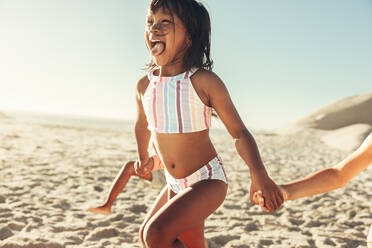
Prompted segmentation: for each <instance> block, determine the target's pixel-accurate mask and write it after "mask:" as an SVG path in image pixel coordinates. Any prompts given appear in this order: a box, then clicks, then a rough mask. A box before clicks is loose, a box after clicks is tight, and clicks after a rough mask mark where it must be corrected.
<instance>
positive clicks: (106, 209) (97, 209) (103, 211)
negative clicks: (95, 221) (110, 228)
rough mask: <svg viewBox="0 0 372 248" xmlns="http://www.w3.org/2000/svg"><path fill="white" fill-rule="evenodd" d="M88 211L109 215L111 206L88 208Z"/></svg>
mask: <svg viewBox="0 0 372 248" xmlns="http://www.w3.org/2000/svg"><path fill="white" fill-rule="evenodd" d="M88 211H90V212H92V213H95V214H103V215H110V214H111V207H109V206H105V205H103V206H101V207H95V208H88Z"/></svg>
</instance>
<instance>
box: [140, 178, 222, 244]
mask: <svg viewBox="0 0 372 248" xmlns="http://www.w3.org/2000/svg"><path fill="white" fill-rule="evenodd" d="M226 192H227V184H226V183H224V182H223V181H220V180H204V181H200V182H198V183H196V184H194V185H192V186H191V187H189V188H187V189H186V190H184V191H182V192H180V193H179V194H177V195H176V196H174V197H173V198H172V199H170V200H169V201H168V202H167V203H166V204H165V205H164V206H163V207H161V208H160V209H159V210H158V211H157V212H156V213H155V214H154V215H153V216H152V217H151V218H150V219H149V220H148V222H147V223H145V226H144V231H143V232H144V241H145V244H146V245H147V247H148V248H157V247H160V248H178V247H179V248H181V247H185V246H184V244H183V243H182V242H181V241H180V240H179V239H178V238H177V237H179V236H180V235H181V234H183V233H184V232H185V231H188V230H190V229H192V228H195V227H196V226H198V225H200V223H202V222H203V221H204V220H205V219H206V218H207V217H208V216H209V215H210V214H212V213H213V212H214V211H215V210H216V209H217V208H218V207H219V206H220V205H221V204H222V202H223V201H224V199H225V197H226Z"/></svg>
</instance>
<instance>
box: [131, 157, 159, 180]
mask: <svg viewBox="0 0 372 248" xmlns="http://www.w3.org/2000/svg"><path fill="white" fill-rule="evenodd" d="M153 168H154V160H153V158H148V159H147V161H142V162H141V161H139V160H137V161H136V163H135V164H134V171H135V172H136V175H138V176H146V175H148V174H149V173H151V171H152V169H153Z"/></svg>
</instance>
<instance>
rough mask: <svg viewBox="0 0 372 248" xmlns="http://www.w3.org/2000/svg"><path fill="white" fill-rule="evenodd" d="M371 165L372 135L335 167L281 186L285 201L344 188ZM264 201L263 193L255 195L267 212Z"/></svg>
mask: <svg viewBox="0 0 372 248" xmlns="http://www.w3.org/2000/svg"><path fill="white" fill-rule="evenodd" d="M370 164H372V133H371V134H370V135H369V136H368V137H367V138H366V139H365V141H364V142H363V144H362V145H361V146H360V147H359V148H358V149H357V150H356V151H355V152H353V153H352V154H351V155H349V156H348V157H347V158H345V159H344V160H342V161H341V162H340V163H338V164H337V165H335V166H334V167H331V168H327V169H323V170H319V171H317V172H315V173H313V174H312V175H310V176H307V177H305V178H303V179H300V180H298V181H295V182H291V183H288V184H284V185H281V186H280V188H281V191H282V193H283V195H284V200H295V199H298V198H301V197H306V196H312V195H317V194H322V193H325V192H328V191H331V190H335V189H338V188H342V187H344V186H345V185H346V184H347V183H348V182H349V181H350V180H351V179H352V178H353V177H355V176H356V175H358V174H359V173H360V172H362V171H363V170H364V169H366V168H367V167H368V166H369V165H370ZM263 201H264V198H262V194H261V192H258V193H255V195H254V202H255V203H257V204H259V205H260V206H261V207H262V208H263V209H264V210H266V209H265V208H264V206H263Z"/></svg>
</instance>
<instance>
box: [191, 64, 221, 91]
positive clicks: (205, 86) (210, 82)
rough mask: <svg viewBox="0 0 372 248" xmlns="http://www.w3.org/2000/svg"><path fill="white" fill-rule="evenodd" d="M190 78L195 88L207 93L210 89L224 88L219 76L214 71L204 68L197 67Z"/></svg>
mask: <svg viewBox="0 0 372 248" xmlns="http://www.w3.org/2000/svg"><path fill="white" fill-rule="evenodd" d="M191 80H192V81H193V85H194V86H195V87H196V88H199V89H201V90H202V91H203V92H206V93H208V92H209V91H210V90H218V89H225V88H226V87H225V84H224V83H223V81H222V80H221V78H220V77H219V76H218V75H217V74H216V73H214V72H212V71H208V70H205V69H199V70H198V71H197V72H195V74H194V75H192V77H191Z"/></svg>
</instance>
